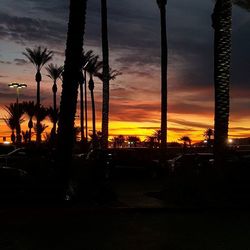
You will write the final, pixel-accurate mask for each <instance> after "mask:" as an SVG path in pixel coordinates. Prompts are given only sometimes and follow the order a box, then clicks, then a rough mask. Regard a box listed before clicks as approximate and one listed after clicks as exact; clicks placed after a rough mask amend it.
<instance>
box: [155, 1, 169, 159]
mask: <svg viewBox="0 0 250 250" xmlns="http://www.w3.org/2000/svg"><path fill="white" fill-rule="evenodd" d="M156 1H157V4H158V6H159V9H160V16H161V161H162V164H165V163H166V149H167V63H168V44H167V29H166V5H167V0H156Z"/></svg>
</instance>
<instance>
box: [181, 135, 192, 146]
mask: <svg viewBox="0 0 250 250" xmlns="http://www.w3.org/2000/svg"><path fill="white" fill-rule="evenodd" d="M179 141H183V146H184V148H186V147H187V145H189V146H191V142H192V140H191V139H190V137H189V136H182V137H181V138H180V139H179Z"/></svg>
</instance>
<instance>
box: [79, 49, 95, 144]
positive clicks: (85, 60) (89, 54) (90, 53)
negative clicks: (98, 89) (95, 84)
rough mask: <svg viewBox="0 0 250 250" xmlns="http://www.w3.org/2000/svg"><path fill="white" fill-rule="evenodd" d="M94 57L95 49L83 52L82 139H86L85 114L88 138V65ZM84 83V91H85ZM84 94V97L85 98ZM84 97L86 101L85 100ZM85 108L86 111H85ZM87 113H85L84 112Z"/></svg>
mask: <svg viewBox="0 0 250 250" xmlns="http://www.w3.org/2000/svg"><path fill="white" fill-rule="evenodd" d="M93 57H94V54H93V50H88V51H86V52H85V51H83V53H82V77H81V80H80V82H79V85H80V128H81V141H84V139H85V138H84V115H85V135H86V140H88V106H87V105H88V103H87V84H86V82H87V79H86V78H87V71H86V67H87V65H88V63H89V61H90V60H91V59H92V58H93ZM83 85H84V91H83ZM83 92H84V94H85V95H84V94H83ZM83 96H84V98H83ZM83 99H84V100H85V101H83ZM84 109H85V112H84ZM84 113H85V114H84Z"/></svg>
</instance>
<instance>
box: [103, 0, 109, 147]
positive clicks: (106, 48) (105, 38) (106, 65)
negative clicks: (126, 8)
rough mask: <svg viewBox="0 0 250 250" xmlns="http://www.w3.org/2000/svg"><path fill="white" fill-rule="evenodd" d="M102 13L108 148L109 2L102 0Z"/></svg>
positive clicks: (104, 132) (104, 123) (104, 97)
mask: <svg viewBox="0 0 250 250" xmlns="http://www.w3.org/2000/svg"><path fill="white" fill-rule="evenodd" d="M101 13H102V55H103V105H102V147H103V148H107V147H108V134H109V45H108V21H107V1H106V0H101Z"/></svg>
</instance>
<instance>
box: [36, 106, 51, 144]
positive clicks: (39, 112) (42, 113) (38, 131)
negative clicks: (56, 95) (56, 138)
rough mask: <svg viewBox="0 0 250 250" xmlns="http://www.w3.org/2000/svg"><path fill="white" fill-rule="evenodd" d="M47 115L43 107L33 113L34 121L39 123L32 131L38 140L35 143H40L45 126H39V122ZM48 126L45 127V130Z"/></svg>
mask: <svg viewBox="0 0 250 250" xmlns="http://www.w3.org/2000/svg"><path fill="white" fill-rule="evenodd" d="M47 115H48V110H47V109H46V108H45V107H43V106H40V108H39V109H36V112H35V117H36V120H37V121H39V123H36V124H35V126H34V130H35V132H36V134H38V136H37V138H39V140H38V141H37V142H38V143H40V142H41V140H42V137H41V135H42V133H43V131H44V127H45V125H44V124H41V122H42V121H43V120H44V119H45V118H46V117H47ZM47 127H48V126H46V128H47Z"/></svg>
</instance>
